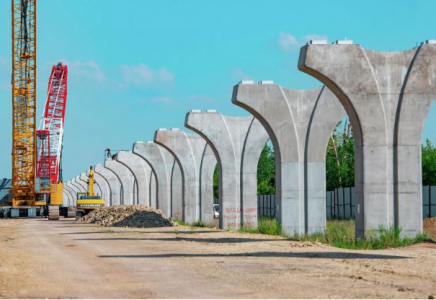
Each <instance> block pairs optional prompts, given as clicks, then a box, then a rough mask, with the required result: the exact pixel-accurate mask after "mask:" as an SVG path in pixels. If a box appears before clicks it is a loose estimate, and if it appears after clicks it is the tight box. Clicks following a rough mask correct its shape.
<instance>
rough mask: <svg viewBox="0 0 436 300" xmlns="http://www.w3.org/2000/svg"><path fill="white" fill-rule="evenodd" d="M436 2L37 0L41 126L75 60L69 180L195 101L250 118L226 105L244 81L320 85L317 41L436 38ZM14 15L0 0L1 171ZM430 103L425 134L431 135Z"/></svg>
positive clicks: (387, 46)
mask: <svg viewBox="0 0 436 300" xmlns="http://www.w3.org/2000/svg"><path fill="white" fill-rule="evenodd" d="M435 11H436V1H434V0H427V1H426V0H416V1H411V0H410V1H400V0H395V1H350V0H346V1H325V0H323V1H290V0H288V1H275V0H270V1H257V0H251V1H243V0H238V1H229V0H228V1H226V0H220V1H206V0H183V1H182V0H180V1H169V0H155V1H147V0H129V1H125V0H104V1H103V0H61V1H60V0H39V1H38V29H37V30H38V89H37V91H38V100H37V101H38V122H39V118H40V116H41V113H42V109H43V106H44V103H45V96H46V89H47V83H48V78H49V75H50V69H51V65H52V64H54V63H57V62H58V61H62V62H64V63H66V64H67V65H68V66H69V79H68V105H67V113H66V120H65V139H64V160H63V166H64V179H70V178H71V177H72V176H75V175H77V174H79V173H80V172H83V171H85V170H86V169H87V168H88V167H89V166H90V165H94V164H97V163H102V162H103V154H104V149H105V148H106V147H107V146H109V147H111V149H124V150H130V149H131V146H132V144H133V142H135V141H138V140H143V141H146V140H152V139H153V134H154V131H155V130H156V129H157V128H160V127H165V128H174V127H178V128H183V123H184V116H185V114H186V112H187V111H188V110H190V109H202V110H204V109H217V110H218V111H219V112H221V113H223V114H227V115H233V116H239V115H240V116H243V115H247V112H245V111H244V110H243V109H241V108H238V107H236V106H234V105H232V104H231V101H230V96H231V92H232V87H233V85H235V84H237V83H238V82H239V81H240V80H242V79H253V80H255V81H259V80H274V82H275V83H278V84H280V85H282V86H284V87H287V88H293V89H310V88H316V87H318V86H320V83H319V82H318V81H317V80H315V79H313V78H311V77H310V76H308V75H306V74H304V73H301V72H300V71H298V70H297V59H298V52H299V47H300V46H301V45H303V44H304V43H305V42H306V41H307V40H309V39H311V38H313V37H325V38H327V39H328V40H329V41H334V40H336V39H344V38H348V39H353V40H354V42H355V43H359V44H361V45H363V46H364V47H365V48H370V49H376V50H381V51H398V50H406V49H410V48H412V47H414V46H415V45H416V43H419V42H421V41H424V40H426V39H429V38H430V39H431V38H432V39H435V38H436V29H435V28H436V19H435V18H434V12H435ZM10 18H11V16H10V1H6V0H2V1H1V2H0V41H1V43H0V143H1V147H0V157H1V159H0V178H2V177H8V178H10V174H11V158H10V153H11V114H12V113H11V110H12V108H11V91H10V74H11V58H10V56H11V28H10V26H11V19H10ZM435 122H436V109H435V108H434V107H433V108H432V110H431V111H430V114H429V116H428V118H427V120H426V126H425V128H424V134H423V137H424V138H427V137H428V138H430V139H431V140H432V141H435V140H436V133H435V131H434V130H432V128H434V126H435V125H436V124H435Z"/></svg>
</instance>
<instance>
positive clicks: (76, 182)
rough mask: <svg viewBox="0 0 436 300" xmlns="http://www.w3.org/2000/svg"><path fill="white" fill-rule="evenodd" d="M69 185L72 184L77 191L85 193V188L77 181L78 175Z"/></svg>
mask: <svg viewBox="0 0 436 300" xmlns="http://www.w3.org/2000/svg"><path fill="white" fill-rule="evenodd" d="M71 183H72V184H74V185H75V186H76V187H77V188H78V189H79V191H80V192H86V186H85V185H84V184H83V182H82V181H81V180H80V179H79V175H77V176H76V177H74V178H73V179H71Z"/></svg>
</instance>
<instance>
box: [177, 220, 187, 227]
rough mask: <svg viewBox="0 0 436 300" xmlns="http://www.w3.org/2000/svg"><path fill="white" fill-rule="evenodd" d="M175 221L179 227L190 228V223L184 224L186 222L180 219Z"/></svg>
mask: <svg viewBox="0 0 436 300" xmlns="http://www.w3.org/2000/svg"><path fill="white" fill-rule="evenodd" d="M175 221H176V222H177V223H178V224H179V225H182V226H189V224H188V223H186V222H184V221H182V220H180V219H176V220H175Z"/></svg>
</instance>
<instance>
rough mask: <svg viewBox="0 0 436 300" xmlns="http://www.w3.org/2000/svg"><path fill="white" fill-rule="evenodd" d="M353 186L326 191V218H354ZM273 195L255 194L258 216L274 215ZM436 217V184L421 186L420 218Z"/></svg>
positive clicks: (274, 202) (274, 203)
mask: <svg viewBox="0 0 436 300" xmlns="http://www.w3.org/2000/svg"><path fill="white" fill-rule="evenodd" d="M354 194H355V191H354V187H347V188H338V189H335V190H334V191H327V192H326V214H327V216H326V217H327V220H331V219H354V217H355V212H356V209H355V196H354ZM275 200H276V199H275V195H258V196H257V214H258V216H270V217H275V207H276V201H275ZM432 217H436V186H423V187H422V218H423V219H425V218H432Z"/></svg>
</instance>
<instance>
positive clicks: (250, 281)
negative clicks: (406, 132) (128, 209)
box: [0, 219, 436, 298]
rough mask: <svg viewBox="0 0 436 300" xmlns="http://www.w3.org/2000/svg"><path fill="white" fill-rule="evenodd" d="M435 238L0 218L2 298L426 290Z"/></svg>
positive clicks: (419, 293) (434, 287)
mask: <svg viewBox="0 0 436 300" xmlns="http://www.w3.org/2000/svg"><path fill="white" fill-rule="evenodd" d="M435 254H436V246H435V245H433V244H420V245H415V246H412V247H407V248H402V249H389V250H383V251H347V250H341V249H337V248H333V247H329V246H323V245H316V244H311V243H303V242H294V241H290V240H286V239H282V238H274V237H269V236H264V235H251V234H240V233H234V232H226V231H218V230H212V229H208V228H204V229H194V230H191V228H190V227H183V226H178V227H167V228H156V229H129V228H105V227H100V226H97V225H90V224H83V223H77V222H76V221H72V220H62V221H47V220H42V219H33V220H30V219H19V220H10V219H9V220H0V297H1V298H374V297H375V298H428V296H429V295H433V296H436V255H435Z"/></svg>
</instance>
